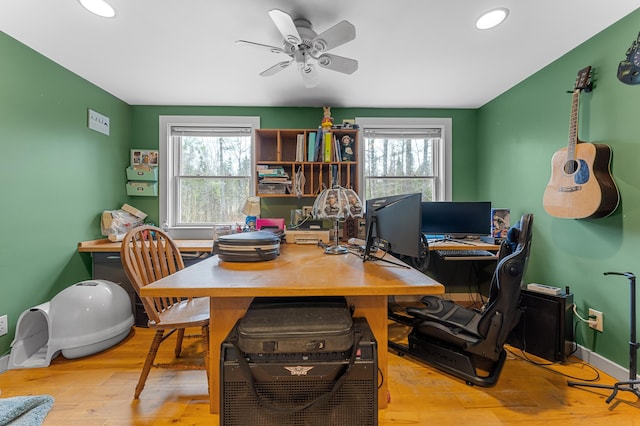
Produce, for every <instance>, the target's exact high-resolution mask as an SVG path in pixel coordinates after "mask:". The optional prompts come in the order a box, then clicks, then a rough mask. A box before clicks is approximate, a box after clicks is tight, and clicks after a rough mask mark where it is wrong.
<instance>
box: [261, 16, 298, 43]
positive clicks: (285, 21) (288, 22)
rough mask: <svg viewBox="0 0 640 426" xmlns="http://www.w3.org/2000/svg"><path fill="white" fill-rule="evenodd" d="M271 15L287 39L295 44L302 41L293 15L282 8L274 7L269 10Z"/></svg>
mask: <svg viewBox="0 0 640 426" xmlns="http://www.w3.org/2000/svg"><path fill="white" fill-rule="evenodd" d="M269 16H271V19H272V20H273V23H274V24H276V27H278V30H279V31H280V33H281V34H282V36H283V37H284V39H285V41H287V42H289V43H291V44H295V45H298V44H300V43H301V42H302V38H301V37H300V34H299V33H298V30H297V29H296V25H295V24H294V23H293V19H292V18H291V15H289V14H288V13H287V12H283V11H282V10H280V9H272V10H270V11H269Z"/></svg>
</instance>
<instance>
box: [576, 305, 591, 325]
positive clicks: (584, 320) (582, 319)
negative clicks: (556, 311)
mask: <svg viewBox="0 0 640 426" xmlns="http://www.w3.org/2000/svg"><path fill="white" fill-rule="evenodd" d="M573 313H574V314H576V317H578V319H579V320H580V321H582V322H586V323H587V324H596V323H597V321H596V320H590V319H584V318H582V317H581V316H580V314H579V313H578V308H577V307H576V304H575V303H573Z"/></svg>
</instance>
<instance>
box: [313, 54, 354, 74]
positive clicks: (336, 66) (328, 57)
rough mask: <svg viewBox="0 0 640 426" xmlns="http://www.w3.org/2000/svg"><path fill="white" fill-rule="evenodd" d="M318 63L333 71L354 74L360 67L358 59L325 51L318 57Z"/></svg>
mask: <svg viewBox="0 0 640 426" xmlns="http://www.w3.org/2000/svg"><path fill="white" fill-rule="evenodd" d="M318 65H320V66H321V67H322V68H327V69H330V70H333V71H338V72H341V73H345V74H353V73H354V72H355V71H356V70H357V69H358V61H356V60H355V59H351V58H345V57H343V56H338V55H332V54H331V53H323V54H322V55H320V56H319V57H318Z"/></svg>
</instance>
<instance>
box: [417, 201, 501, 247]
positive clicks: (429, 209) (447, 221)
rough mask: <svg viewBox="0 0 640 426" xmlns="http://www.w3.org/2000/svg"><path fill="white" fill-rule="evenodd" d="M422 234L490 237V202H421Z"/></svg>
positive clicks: (453, 236)
mask: <svg viewBox="0 0 640 426" xmlns="http://www.w3.org/2000/svg"><path fill="white" fill-rule="evenodd" d="M422 233H423V234H426V235H430V236H431V235H434V236H438V237H451V238H463V237H467V236H484V235H490V234H491V202H490V201H428V202H423V203H422Z"/></svg>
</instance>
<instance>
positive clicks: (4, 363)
mask: <svg viewBox="0 0 640 426" xmlns="http://www.w3.org/2000/svg"><path fill="white" fill-rule="evenodd" d="M8 369H9V355H8V354H7V355H5V356H3V357H0V374H2V373H4V372H5V371H7V370H8Z"/></svg>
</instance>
